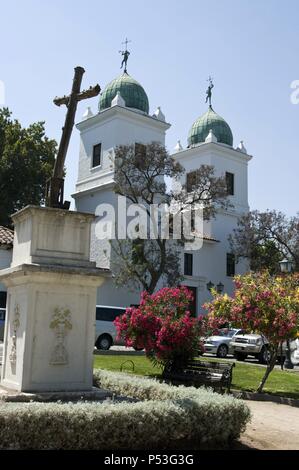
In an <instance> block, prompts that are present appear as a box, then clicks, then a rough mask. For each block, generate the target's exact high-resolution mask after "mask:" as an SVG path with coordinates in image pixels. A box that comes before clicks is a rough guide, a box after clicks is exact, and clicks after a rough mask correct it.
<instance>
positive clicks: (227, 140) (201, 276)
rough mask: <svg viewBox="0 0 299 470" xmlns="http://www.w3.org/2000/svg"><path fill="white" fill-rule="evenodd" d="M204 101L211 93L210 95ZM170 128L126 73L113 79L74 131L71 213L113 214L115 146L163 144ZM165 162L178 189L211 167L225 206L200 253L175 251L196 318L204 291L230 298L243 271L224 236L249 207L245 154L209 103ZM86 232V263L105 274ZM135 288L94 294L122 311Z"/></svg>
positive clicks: (102, 253) (107, 249)
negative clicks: (172, 166) (221, 183)
mask: <svg viewBox="0 0 299 470" xmlns="http://www.w3.org/2000/svg"><path fill="white" fill-rule="evenodd" d="M209 98H211V90H210V96H209ZM169 128H170V124H169V123H168V122H167V121H166V119H165V116H164V114H163V112H162V111H161V109H160V108H158V109H157V110H156V111H155V112H154V113H153V114H150V108H149V100H148V97H147V94H146V92H145V90H144V89H143V87H142V86H141V85H140V84H139V83H138V82H137V81H136V80H135V79H134V78H132V77H131V76H130V75H129V74H128V73H127V71H126V70H125V72H124V73H123V74H122V75H120V76H119V77H117V78H116V79H114V80H112V81H111V82H110V83H109V84H108V85H107V86H106V87H105V89H104V90H103V92H102V94H101V95H100V100H99V109H98V112H97V113H96V114H93V113H92V112H91V110H90V108H88V109H87V111H86V112H85V113H84V115H83V120H82V121H81V122H79V123H78V124H77V129H78V130H79V132H80V151H79V164H78V179H77V183H76V189H75V192H74V194H73V197H74V199H75V206H76V210H78V211H82V212H91V213H95V214H96V216H97V215H98V214H97V209H98V207H99V206H100V205H101V204H111V205H112V206H113V207H114V208H115V211H116V213H117V210H118V201H117V196H116V194H115V193H114V191H113V185H114V151H115V148H116V147H117V146H119V145H132V144H134V145H135V146H138V145H146V144H149V143H151V142H159V143H160V144H162V145H165V144H166V137H167V130H168V129H169ZM172 157H173V158H174V159H175V160H176V161H178V162H179V163H180V164H181V165H182V166H183V167H184V168H185V170H186V171H185V174H184V175H183V177H182V181H181V182H182V183H186V179H187V186H188V180H190V181H192V177H193V176H194V174H195V173H194V172H195V171H196V170H197V169H198V168H199V167H200V166H201V165H202V164H206V165H212V166H213V167H214V168H215V173H216V175H218V176H220V175H222V176H225V178H226V181H227V187H228V192H229V199H230V201H231V203H232V207H231V208H230V209H228V210H224V209H222V210H219V211H218V212H217V216H216V217H215V218H214V219H211V220H210V221H208V222H204V236H203V244H202V247H201V248H200V249H199V250H192V251H184V250H183V249H182V252H181V271H182V274H183V275H184V280H183V282H182V284H184V285H186V286H188V287H189V288H190V289H191V290H192V292H193V296H194V302H193V305H192V309H193V313H194V314H199V313H200V312H201V306H202V304H203V303H204V302H205V301H207V300H209V299H210V298H211V294H210V291H209V290H210V288H211V287H212V286H215V287H216V288H217V289H218V291H220V292H221V291H222V292H223V291H224V292H227V293H228V294H231V293H232V291H233V283H232V278H233V276H234V275H235V274H242V273H244V272H245V271H246V269H247V266H246V264H245V263H241V262H239V263H236V262H235V259H234V256H233V255H232V254H231V253H230V247H229V242H228V236H229V234H230V233H232V231H233V229H234V228H235V227H236V225H237V221H238V218H239V217H240V215H241V214H243V213H245V212H247V211H248V210H249V206H248V162H249V161H250V159H251V156H250V155H248V154H247V151H246V149H245V147H244V145H243V143H242V142H241V143H240V145H239V146H238V147H236V148H235V147H234V146H233V134H232V131H231V129H230V127H229V125H228V124H227V122H226V121H225V120H224V119H223V118H222V117H221V116H219V115H218V114H217V113H216V112H215V111H214V109H213V108H212V106H211V102H210V105H209V107H208V109H207V111H206V112H205V113H204V114H203V115H201V116H200V117H199V118H198V119H197V120H196V121H195V122H194V123H193V125H192V126H191V129H190V132H189V135H188V143H187V146H186V148H183V147H182V145H181V144H180V142H178V144H177V145H176V147H175V149H174V152H173V153H172ZM96 222H97V219H96V221H95V224H94V227H93V231H92V242H91V259H92V260H94V261H96V263H97V266H98V267H102V268H107V269H110V267H111V257H112V256H113V253H112V252H111V246H110V243H109V241H108V240H99V239H98V238H97V236H96V229H95V227H96ZM140 293H141V289H140V290H135V291H129V290H128V289H127V288H116V286H115V284H114V281H113V278H111V279H107V281H105V283H104V284H103V285H102V287H101V288H100V289H99V290H98V299H97V303H98V304H99V305H111V306H121V307H126V306H129V305H131V304H138V303H139V298H140Z"/></svg>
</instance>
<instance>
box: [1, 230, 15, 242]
mask: <svg viewBox="0 0 299 470" xmlns="http://www.w3.org/2000/svg"><path fill="white" fill-rule="evenodd" d="M13 235H14V233H13V231H12V230H10V229H9V228H7V227H2V226H1V225H0V245H6V246H12V244H13Z"/></svg>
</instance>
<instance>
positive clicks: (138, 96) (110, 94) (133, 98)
mask: <svg viewBox="0 0 299 470" xmlns="http://www.w3.org/2000/svg"><path fill="white" fill-rule="evenodd" d="M118 91H119V93H120V94H121V97H122V98H123V99H124V100H125V103H126V107H128V108H135V109H139V110H140V111H143V112H144V113H146V114H148V112H149V104H148V97H147V95H146V93H145V91H144V89H143V88H142V86H141V85H140V83H138V82H137V81H136V80H134V78H132V77H130V75H128V74H127V73H126V72H125V73H123V74H122V75H120V76H119V77H117V78H115V79H114V80H112V82H110V83H108V85H107V86H106V87H105V89H104V91H103V93H101V97H100V102H99V109H100V110H102V109H106V108H110V106H111V101H112V100H113V98H115V96H116V94H117V92H118Z"/></svg>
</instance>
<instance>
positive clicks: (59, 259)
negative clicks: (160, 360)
mask: <svg viewBox="0 0 299 470" xmlns="http://www.w3.org/2000/svg"><path fill="white" fill-rule="evenodd" d="M93 218H94V216H93V215H91V214H85V213H78V212H69V211H64V210H60V209H49V208H40V207H33V206H28V207H26V208H25V209H23V210H21V211H20V212H18V213H17V214H15V215H14V216H13V221H14V224H15V239H14V249H13V261H12V266H11V268H9V269H6V270H2V271H0V280H1V281H2V282H4V283H5V284H6V286H7V291H8V292H7V294H8V295H7V313H6V326H5V332H4V354H3V365H2V377H1V385H2V386H3V387H7V388H9V389H14V390H17V391H24V392H39V391H76V390H77V391H79V390H81V391H84V390H91V389H92V369H93V349H94V341H95V306H96V291H97V287H98V286H100V285H101V284H102V282H103V281H104V279H105V277H106V276H107V272H105V271H103V270H101V269H98V268H96V267H95V264H94V263H91V262H90V261H89V244H90V225H91V222H92V220H93Z"/></svg>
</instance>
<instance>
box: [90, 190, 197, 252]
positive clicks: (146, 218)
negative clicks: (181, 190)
mask: <svg viewBox="0 0 299 470" xmlns="http://www.w3.org/2000/svg"><path fill="white" fill-rule="evenodd" d="M95 215H96V217H97V220H96V226H95V235H96V237H97V239H99V240H105V239H106V240H107V239H108V240H115V239H118V240H128V239H130V240H135V239H142V240H147V239H150V240H157V239H161V240H182V241H183V242H184V243H185V249H186V250H199V249H200V248H201V247H202V244H203V208H202V206H201V205H200V204H196V203H192V204H185V205H183V204H182V203H176V202H173V203H172V204H171V205H168V204H164V203H163V204H151V205H149V206H145V205H144V204H130V203H128V201H127V198H126V197H125V196H118V197H117V209H116V210H115V207H114V206H113V205H112V204H109V203H103V204H99V205H98V206H97V208H96V211H95Z"/></svg>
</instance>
